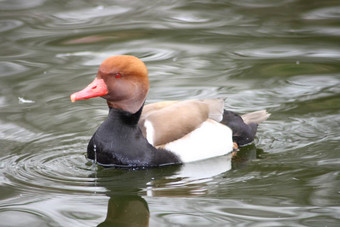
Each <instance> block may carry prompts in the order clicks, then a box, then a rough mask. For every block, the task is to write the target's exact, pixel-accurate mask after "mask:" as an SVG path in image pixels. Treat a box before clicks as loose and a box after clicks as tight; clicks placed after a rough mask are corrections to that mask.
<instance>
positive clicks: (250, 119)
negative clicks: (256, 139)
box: [241, 110, 270, 125]
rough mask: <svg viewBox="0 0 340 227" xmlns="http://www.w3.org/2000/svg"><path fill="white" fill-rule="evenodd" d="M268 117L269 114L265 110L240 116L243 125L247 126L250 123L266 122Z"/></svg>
mask: <svg viewBox="0 0 340 227" xmlns="http://www.w3.org/2000/svg"><path fill="white" fill-rule="evenodd" d="M269 116H270V113H268V112H267V111H266V110H259V111H255V112H251V113H247V114H244V115H241V117H242V119H243V121H244V123H246V124H247V125H249V124H250V123H256V124H260V123H261V122H263V121H265V120H267V118H268V117H269Z"/></svg>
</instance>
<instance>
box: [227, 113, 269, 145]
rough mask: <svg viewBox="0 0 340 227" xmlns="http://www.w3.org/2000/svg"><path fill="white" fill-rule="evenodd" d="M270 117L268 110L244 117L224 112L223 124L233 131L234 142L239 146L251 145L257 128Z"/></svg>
mask: <svg viewBox="0 0 340 227" xmlns="http://www.w3.org/2000/svg"><path fill="white" fill-rule="evenodd" d="M269 116H270V114H269V113H267V111H266V110H260V111H255V112H251V113H247V114H244V115H242V116H240V115H238V114H236V113H234V112H231V111H227V110H224V113H223V119H222V121H221V123H222V124H225V125H227V126H228V127H229V128H231V130H232V131H233V141H234V142H236V143H237V145H238V146H245V145H247V144H249V143H251V142H252V141H253V140H254V138H255V134H256V131H257V126H258V124H259V123H261V122H262V121H264V120H266V119H267V118H268V117H269Z"/></svg>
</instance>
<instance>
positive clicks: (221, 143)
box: [164, 119, 233, 162]
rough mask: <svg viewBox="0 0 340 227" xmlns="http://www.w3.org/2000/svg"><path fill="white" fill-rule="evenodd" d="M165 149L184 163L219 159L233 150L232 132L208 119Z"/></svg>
mask: <svg viewBox="0 0 340 227" xmlns="http://www.w3.org/2000/svg"><path fill="white" fill-rule="evenodd" d="M164 148H165V149H167V150H169V151H171V152H173V153H175V154H176V155H178V156H179V158H180V159H181V160H182V162H193V161H198V160H203V159H208V158H212V157H217V156H221V155H225V154H228V153H230V152H231V151H232V150H233V140H232V131H231V129H230V128H228V127H227V126H225V125H222V124H220V123H217V122H216V121H213V120H210V119H208V120H207V121H205V122H203V123H202V125H201V126H200V127H199V128H197V129H195V130H194V131H192V132H191V133H189V134H188V135H186V136H184V137H183V138H181V139H178V140H175V141H173V142H171V143H168V144H165V146H164Z"/></svg>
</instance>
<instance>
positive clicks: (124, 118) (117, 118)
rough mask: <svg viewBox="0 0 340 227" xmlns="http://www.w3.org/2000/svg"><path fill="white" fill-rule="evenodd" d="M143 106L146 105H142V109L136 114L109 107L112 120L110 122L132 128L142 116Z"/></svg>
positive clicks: (109, 116)
mask: <svg viewBox="0 0 340 227" xmlns="http://www.w3.org/2000/svg"><path fill="white" fill-rule="evenodd" d="M143 106H144V105H142V107H141V108H140V109H139V110H138V111H137V112H136V113H134V114H132V113H130V112H127V111H124V110H120V109H115V108H112V107H109V115H108V118H109V119H110V121H114V122H119V124H122V123H123V124H126V125H130V126H134V125H137V124H138V121H139V118H140V115H141V114H142V110H143Z"/></svg>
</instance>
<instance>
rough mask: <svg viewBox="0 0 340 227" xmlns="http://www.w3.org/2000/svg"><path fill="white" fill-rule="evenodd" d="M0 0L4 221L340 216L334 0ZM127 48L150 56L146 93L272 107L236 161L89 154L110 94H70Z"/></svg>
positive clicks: (0, 212) (339, 30) (327, 222)
mask: <svg viewBox="0 0 340 227" xmlns="http://www.w3.org/2000/svg"><path fill="white" fill-rule="evenodd" d="M0 11H1V14H0V34H1V36H0V39H1V42H0V49H1V55H0V77H1V83H0V107H1V109H0V146H1V152H0V191H1V193H0V207H1V208H0V220H1V221H2V223H8V226H22V225H29V226H96V225H100V226H110V225H113V223H120V224H121V223H127V224H130V225H132V224H133V221H136V222H138V223H139V224H141V226H147V225H150V226H160V225H165V226H171V225H184V226H207V225H219V226H221V225H232V226H234V225H242V226H243V225H251V226H253V225H255V226H256V225H258V226H265V225H266V226H282V225H283V226H337V225H338V223H339V221H338V217H339V214H340V211H339V204H340V200H339V196H338V195H339V168H338V166H339V164H340V156H339V141H340V137H339V133H338V131H339V127H340V117H339V116H340V114H339V110H340V104H339V103H340V95H339V94H340V86H339V85H340V65H339V59H340V49H339V36H340V27H339V19H340V13H339V12H340V5H339V2H338V1H305V0H302V1H295V0H280V1H269V0H261V1H256V2H255V1H249V0H247V1H214V2H204V1H195V2H186V1H185V2H184V1H149V0H143V1H138V2H136V1H105V0H103V1H99V2H98V1H96V2H94V1H82V0H81V1H51V0H31V1H24V0H4V1H1V2H0ZM116 54H131V55H135V56H137V57H140V58H141V59H142V60H143V61H144V62H145V63H146V65H147V67H148V69H149V76H150V83H151V90H150V92H149V94H148V100H147V102H148V103H151V102H155V101H160V100H173V99H193V98H217V97H219V98H221V97H222V98H226V105H225V106H226V108H228V109H232V110H234V111H238V112H242V113H244V112H250V111H255V110H260V109H264V108H266V109H268V111H269V112H271V113H272V115H271V118H270V119H269V120H268V121H266V122H264V123H263V124H262V125H261V126H260V127H259V133H258V138H257V139H256V141H255V144H253V145H251V146H247V147H244V148H242V149H241V150H240V152H239V153H238V156H237V157H235V158H234V159H233V161H232V162H231V158H230V157H228V156H225V157H223V158H218V159H212V160H207V161H204V162H198V163H192V164H190V165H185V166H177V167H166V168H159V169H146V170H140V171H134V170H128V171H127V170H120V169H103V168H101V167H96V166H93V165H92V163H90V162H88V160H87V159H86V157H85V150H86V146H87V142H88V140H89V138H90V136H91V135H92V134H93V133H94V131H95V130H96V128H97V127H98V124H100V123H101V122H102V121H103V119H104V118H105V116H106V115H107V108H106V106H105V103H104V102H103V100H101V99H95V100H89V101H87V102H80V103H79V104H77V105H74V104H72V103H71V102H70V101H69V97H68V95H69V94H70V93H71V92H72V91H74V90H76V88H82V87H84V86H85V85H87V82H88V81H89V80H90V79H91V78H93V76H94V74H95V73H96V70H97V68H98V65H99V64H100V63H101V62H102V60H103V59H105V58H107V57H108V56H111V55H116ZM18 217H20V218H18ZM100 223H101V224H100Z"/></svg>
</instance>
